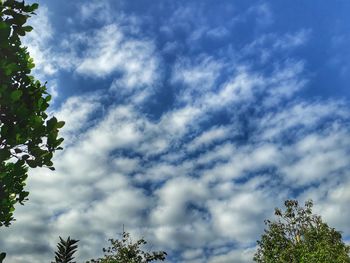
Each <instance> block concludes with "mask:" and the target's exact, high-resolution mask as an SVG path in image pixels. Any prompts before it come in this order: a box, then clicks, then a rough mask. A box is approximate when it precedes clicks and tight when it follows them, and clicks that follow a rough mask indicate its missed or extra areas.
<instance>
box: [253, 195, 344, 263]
mask: <svg viewBox="0 0 350 263" xmlns="http://www.w3.org/2000/svg"><path fill="white" fill-rule="evenodd" d="M312 206H313V203H312V201H307V202H306V203H305V206H304V207H300V206H299V204H298V201H296V200H287V201H285V207H286V209H285V210H284V211H282V210H280V209H278V208H276V209H275V215H276V216H277V218H278V219H277V220H276V221H270V220H265V225H266V226H267V229H265V233H264V234H263V235H262V237H261V240H259V241H258V242H257V243H258V250H257V252H256V253H255V256H254V261H255V262H259V263H313V262H315V263H316V262H317V263H329V262H333V263H346V262H350V257H349V252H350V248H349V246H347V245H346V244H345V243H344V242H343V241H342V236H341V233H340V232H338V231H336V230H335V229H334V228H331V227H329V226H328V225H327V224H326V223H324V222H323V221H322V219H321V217H320V216H317V215H314V214H313V213H312Z"/></svg>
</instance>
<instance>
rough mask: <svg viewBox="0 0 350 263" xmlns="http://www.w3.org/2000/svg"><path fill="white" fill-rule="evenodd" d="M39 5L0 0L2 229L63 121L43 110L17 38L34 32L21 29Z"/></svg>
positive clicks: (45, 161)
mask: <svg viewBox="0 0 350 263" xmlns="http://www.w3.org/2000/svg"><path fill="white" fill-rule="evenodd" d="M37 8H38V4H31V5H26V4H25V3H24V1H23V2H22V1H21V2H20V1H16V0H5V1H2V0H0V226H9V225H10V223H11V221H13V220H14V218H13V212H14V209H15V208H14V205H15V204H16V203H20V204H23V202H24V201H25V200H27V196H28V194H29V193H28V192H26V191H24V187H25V180H26V178H27V172H28V167H31V168H35V167H48V168H49V169H51V170H53V169H54V168H53V163H52V161H51V159H52V157H53V153H54V152H55V150H58V149H61V148H60V147H59V145H60V144H61V143H62V141H63V138H58V131H59V129H60V128H61V127H62V126H63V125H64V122H62V121H58V120H57V119H56V118H55V117H51V118H49V117H48V115H47V113H46V112H45V111H46V109H47V108H48V106H49V101H50V99H51V96H50V95H49V94H48V93H47V89H46V86H45V85H42V84H41V83H40V82H39V81H38V80H35V78H34V77H33V76H31V75H30V73H31V70H32V69H33V67H34V63H33V60H32V58H31V57H30V56H29V53H28V51H27V49H26V48H25V47H23V46H22V44H21V40H20V37H23V36H24V35H25V34H26V33H27V32H30V31H31V30H32V29H33V28H32V27H31V26H27V25H25V23H26V21H27V19H28V18H29V17H30V16H31V15H33V14H35V13H34V11H35V10H36V9H37Z"/></svg>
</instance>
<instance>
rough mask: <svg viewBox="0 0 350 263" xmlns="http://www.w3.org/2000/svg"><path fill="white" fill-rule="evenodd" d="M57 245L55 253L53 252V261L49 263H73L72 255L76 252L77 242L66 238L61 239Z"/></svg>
mask: <svg viewBox="0 0 350 263" xmlns="http://www.w3.org/2000/svg"><path fill="white" fill-rule="evenodd" d="M59 238H60V242H59V243H58V244H57V251H56V252H55V261H54V262H51V263H75V262H73V259H74V257H73V255H74V253H75V252H76V251H77V248H78V245H77V243H78V242H79V240H74V239H70V237H68V238H67V240H63V239H62V238H61V237H59Z"/></svg>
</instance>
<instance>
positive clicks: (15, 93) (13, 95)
mask: <svg viewBox="0 0 350 263" xmlns="http://www.w3.org/2000/svg"><path fill="white" fill-rule="evenodd" d="M22 94H23V92H22V91H21V90H15V91H12V92H11V95H10V97H11V100H12V101H13V102H15V101H18V100H19V99H20V98H21V96H22Z"/></svg>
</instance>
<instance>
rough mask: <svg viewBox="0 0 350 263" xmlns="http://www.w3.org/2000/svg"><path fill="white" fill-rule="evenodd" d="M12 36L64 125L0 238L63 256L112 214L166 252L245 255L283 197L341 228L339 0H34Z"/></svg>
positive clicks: (342, 21) (96, 242)
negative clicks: (30, 14)
mask: <svg viewBox="0 0 350 263" xmlns="http://www.w3.org/2000/svg"><path fill="white" fill-rule="evenodd" d="M39 3H40V9H39V11H38V15H37V16H36V17H34V18H32V19H31V22H30V24H32V25H33V26H34V28H35V30H34V32H32V33H31V34H30V35H28V36H27V37H26V39H25V41H24V42H25V45H27V46H28V48H29V51H30V53H31V54H32V56H33V57H34V60H35V62H36V69H35V71H34V72H33V74H35V76H36V77H37V78H38V79H40V80H41V81H48V87H49V89H50V92H51V93H52V94H53V97H54V100H53V104H52V105H51V106H52V107H51V111H52V114H55V115H56V116H57V117H59V118H60V119H62V120H65V121H66V126H65V128H64V129H63V130H62V135H63V136H64V137H65V144H64V147H65V149H64V151H61V152H59V153H57V154H56V156H55V166H56V169H57V170H56V171H55V172H50V171H48V170H46V169H43V170H35V171H31V176H30V178H29V179H28V190H29V191H30V200H29V201H28V202H27V203H26V205H25V206H23V207H22V206H21V207H18V208H17V210H16V218H17V221H16V222H15V223H14V224H13V225H12V226H11V227H10V228H8V229H6V230H5V231H4V232H3V233H2V236H1V238H0V247H1V248H2V249H3V250H5V251H7V252H8V262H48V261H49V260H50V259H52V258H53V251H54V249H55V248H54V247H55V244H56V242H57V240H58V236H59V235H60V236H68V235H70V236H72V237H73V238H77V239H79V240H80V242H79V245H80V249H79V253H78V254H77V257H78V260H79V261H81V262H83V260H87V259H90V258H93V257H94V258H96V257H98V256H101V253H102V251H101V249H102V247H104V246H107V245H108V242H107V239H108V238H111V237H118V233H120V232H121V230H122V226H123V225H124V226H125V228H126V230H128V231H129V232H131V233H132V235H133V236H134V237H135V238H136V237H142V236H143V237H145V238H146V239H147V240H148V241H149V242H150V243H151V244H152V248H153V249H161V250H165V251H167V252H169V258H168V262H185V263H199V262H210V263H225V262H237V263H248V262H252V255H253V253H254V250H255V245H256V240H257V239H259V237H260V235H261V233H262V232H263V229H264V224H263V221H264V219H265V218H268V217H271V216H272V214H273V209H274V208H275V207H281V206H282V204H283V201H284V200H285V199H288V198H297V199H298V200H300V201H301V202H303V201H304V200H307V199H310V198H312V199H313V200H314V202H315V211H316V212H317V213H319V214H321V215H322V216H323V218H324V219H325V220H326V221H327V222H328V223H329V224H330V225H331V226H333V227H336V228H337V229H338V230H341V231H343V234H344V236H345V237H349V236H350V228H349V224H348V222H347V219H348V218H349V216H350V209H349V205H348V204H349V201H350V195H349V188H350V174H349V172H348V171H349V166H350V161H349V158H348V156H349V151H350V129H349V128H350V127H349V120H350V118H349V117H350V116H349V106H350V105H349V98H350V93H349V88H348V83H349V80H350V74H349V73H350V63H349V61H350V53H349V49H348V46H349V42H350V27H349V22H350V21H349V18H348V13H349V10H350V2H348V1H317V3H316V1H302V0H299V1H292V2H286V1H246V0H241V1H228V0H222V1H211V0H203V1H180V0H179V1H170V0H164V1H145V0H138V1H136V0H118V1H117V0H116V1H112V0H100V1H49V0H47V1H40V2H39Z"/></svg>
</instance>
